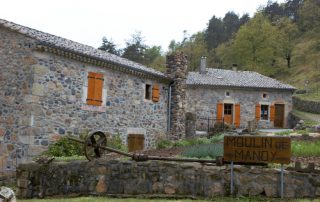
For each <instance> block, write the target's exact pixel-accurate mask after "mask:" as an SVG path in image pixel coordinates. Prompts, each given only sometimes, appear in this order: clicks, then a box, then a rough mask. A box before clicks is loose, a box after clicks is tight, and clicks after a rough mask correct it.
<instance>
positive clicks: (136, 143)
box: [128, 134, 144, 152]
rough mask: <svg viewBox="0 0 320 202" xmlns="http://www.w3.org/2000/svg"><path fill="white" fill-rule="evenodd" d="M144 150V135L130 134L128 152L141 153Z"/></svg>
mask: <svg viewBox="0 0 320 202" xmlns="http://www.w3.org/2000/svg"><path fill="white" fill-rule="evenodd" d="M143 149H144V135H142V134H129V135H128V150H129V152H132V151H139V150H143Z"/></svg>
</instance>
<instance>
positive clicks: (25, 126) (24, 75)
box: [0, 26, 37, 175]
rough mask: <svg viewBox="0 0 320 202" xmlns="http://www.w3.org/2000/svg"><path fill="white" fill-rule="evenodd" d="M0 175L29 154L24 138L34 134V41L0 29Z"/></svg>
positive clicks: (12, 168) (11, 168)
mask: <svg viewBox="0 0 320 202" xmlns="http://www.w3.org/2000/svg"><path fill="white" fill-rule="evenodd" d="M0 36H1V37H0V173H1V175H4V174H6V173H7V172H10V171H11V170H14V168H15V166H16V164H17V163H19V162H20V160H21V159H22V157H23V156H25V155H26V154H27V150H28V145H26V144H25V143H24V140H25V137H26V136H28V134H30V133H32V132H33V129H32V128H31V127H30V126H29V125H30V112H31V110H33V109H32V107H31V106H30V105H29V103H28V101H27V100H28V95H29V94H30V92H31V89H32V85H33V80H34V77H33V69H32V68H31V66H32V65H34V64H36V63H37V61H36V59H35V58H34V57H33V55H32V50H33V49H34V46H35V41H34V40H32V39H29V38H25V37H23V36H22V35H20V34H16V33H14V32H9V31H6V30H5V29H2V28H1V26H0Z"/></svg>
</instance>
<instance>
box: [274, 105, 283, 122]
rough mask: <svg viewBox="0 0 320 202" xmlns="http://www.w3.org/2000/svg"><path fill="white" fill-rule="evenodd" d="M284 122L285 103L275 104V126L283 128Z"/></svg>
mask: <svg viewBox="0 0 320 202" xmlns="http://www.w3.org/2000/svg"><path fill="white" fill-rule="evenodd" d="M283 124H284V104H275V117H274V127H276V128H283Z"/></svg>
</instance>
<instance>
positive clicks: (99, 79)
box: [94, 74, 104, 106]
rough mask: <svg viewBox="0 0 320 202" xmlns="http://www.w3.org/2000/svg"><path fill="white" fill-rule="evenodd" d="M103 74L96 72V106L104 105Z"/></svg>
mask: <svg viewBox="0 0 320 202" xmlns="http://www.w3.org/2000/svg"><path fill="white" fill-rule="evenodd" d="M103 81H104V79H103V74H96V80H95V86H94V87H95V88H94V101H95V104H94V105H96V106H101V105H102V90H103Z"/></svg>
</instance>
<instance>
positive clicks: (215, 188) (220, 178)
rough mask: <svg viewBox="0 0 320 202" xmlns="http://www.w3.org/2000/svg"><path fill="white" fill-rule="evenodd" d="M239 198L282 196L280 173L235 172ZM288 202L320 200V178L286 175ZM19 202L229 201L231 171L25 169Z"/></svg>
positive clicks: (134, 166)
mask: <svg viewBox="0 0 320 202" xmlns="http://www.w3.org/2000/svg"><path fill="white" fill-rule="evenodd" d="M234 171H235V173H234V180H235V181H234V183H235V195H237V196H267V197H279V196H280V181H279V180H280V171H279V169H271V168H262V167H252V166H251V167H250V166H235V169H234ZM284 180H285V185H284V196H285V197H286V198H302V197H311V198H314V197H319V196H320V175H319V174H312V173H298V172H293V171H285V174H284ZM17 187H18V193H17V195H18V196H19V197H20V198H37V197H49V196H59V195H64V196H75V195H126V196H128V195H131V196H136V195H152V196H155V195H156V196H175V197H179V196H182V197H198V196H199V197H206V198H212V197H216V196H225V195H229V192H230V168H229V166H222V167H217V166H208V165H202V164H200V163H174V162H162V161H147V162H132V161H116V160H112V161H104V160H96V161H92V162H84V161H82V162H80V161H75V162H70V163H52V164H49V165H40V164H35V163H32V164H21V165H20V166H19V169H18V171H17Z"/></svg>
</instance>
